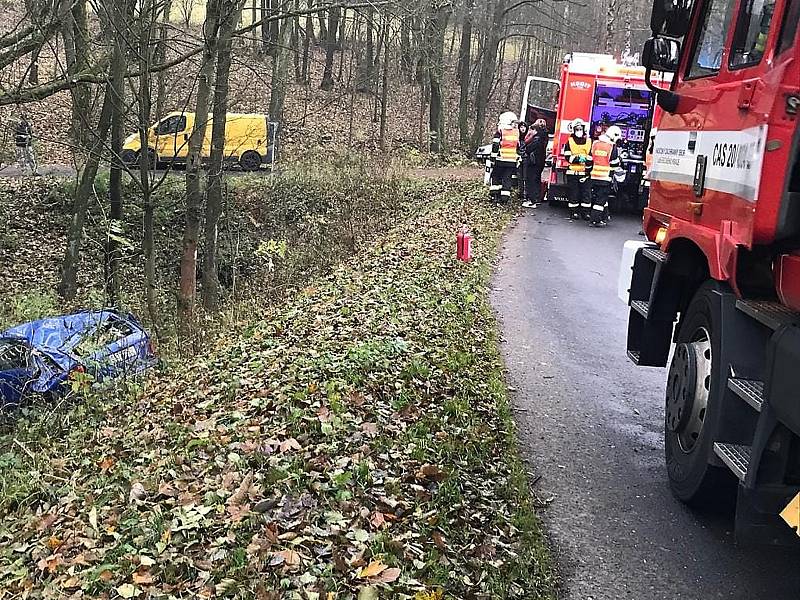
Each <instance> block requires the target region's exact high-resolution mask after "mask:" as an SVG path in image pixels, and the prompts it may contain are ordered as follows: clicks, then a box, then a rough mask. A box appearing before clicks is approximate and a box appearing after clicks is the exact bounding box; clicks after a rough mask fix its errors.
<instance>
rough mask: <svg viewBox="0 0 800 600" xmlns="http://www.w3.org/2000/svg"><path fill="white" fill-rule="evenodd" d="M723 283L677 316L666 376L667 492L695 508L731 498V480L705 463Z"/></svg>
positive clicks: (715, 400) (712, 422)
mask: <svg viewBox="0 0 800 600" xmlns="http://www.w3.org/2000/svg"><path fill="white" fill-rule="evenodd" d="M725 291H726V289H725V287H724V286H723V285H722V284H720V283H718V282H716V281H709V282H706V283H705V284H703V285H702V286H701V287H700V289H699V290H698V291H697V293H696V294H695V296H694V298H693V299H692V301H691V303H690V304H689V308H688V309H687V311H686V313H685V314H684V316H683V317H682V318H681V322H680V325H679V330H678V335H677V337H676V344H675V351H674V353H673V356H672V362H671V364H670V369H669V375H668V379H667V391H666V405H665V411H664V417H665V418H664V451H665V455H666V462H667V474H668V476H669V483H670V488H671V489H672V493H673V494H674V495H675V497H677V498H678V499H679V500H681V501H682V502H684V503H686V504H689V505H691V506H695V507H698V508H709V507H712V506H719V504H720V503H721V502H723V503H724V502H725V501H727V500H729V499H730V498H731V496H730V493H731V491H732V489H733V487H734V485H735V479H734V478H733V476H732V474H731V473H730V471H729V470H728V469H724V468H720V467H716V466H714V465H712V464H710V461H711V458H712V456H713V452H714V450H713V448H714V441H715V437H716V434H717V429H718V422H719V419H720V414H721V409H722V395H723V394H724V390H722V389H719V387H720V383H719V382H720V380H724V378H720V377H718V376H717V375H718V374H719V373H720V369H721V368H722V366H721V365H720V364H719V355H720V352H718V351H717V346H718V344H719V340H720V334H721V331H720V328H721V326H722V319H721V312H722V309H721V302H720V299H719V292H725Z"/></svg>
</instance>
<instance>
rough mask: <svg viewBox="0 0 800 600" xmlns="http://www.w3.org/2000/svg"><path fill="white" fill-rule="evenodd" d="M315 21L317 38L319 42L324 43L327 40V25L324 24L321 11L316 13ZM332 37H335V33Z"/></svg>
mask: <svg viewBox="0 0 800 600" xmlns="http://www.w3.org/2000/svg"><path fill="white" fill-rule="evenodd" d="M317 21H318V22H319V38H317V40H318V42H319V43H320V44H326V43H327V41H328V27H327V25H326V24H325V17H323V16H322V13H319V14H318V15H317ZM333 37H334V38H335V37H336V34H335V33H334V36H333Z"/></svg>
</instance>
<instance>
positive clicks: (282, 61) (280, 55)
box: [269, 19, 290, 161]
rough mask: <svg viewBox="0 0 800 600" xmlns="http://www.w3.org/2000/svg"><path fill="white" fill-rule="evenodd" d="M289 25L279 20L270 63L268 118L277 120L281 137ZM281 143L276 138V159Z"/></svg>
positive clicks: (285, 21)
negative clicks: (273, 59) (271, 62)
mask: <svg viewBox="0 0 800 600" xmlns="http://www.w3.org/2000/svg"><path fill="white" fill-rule="evenodd" d="M289 27H290V23H289V20H288V19H284V20H283V21H281V26H280V28H279V29H278V43H277V44H276V53H275V63H274V64H273V65H272V85H271V90H272V91H271V92H270V96H269V119H270V121H277V123H278V136H277V137H278V138H280V137H281V132H282V130H283V107H284V103H285V100H286V84H287V81H286V79H287V75H288V73H289V56H288V52H287V50H286V46H287V42H288V40H289ZM281 145H282V144H281V143H280V139H277V140H276V141H275V160H276V161H277V160H278V159H279V158H280V156H279V153H280V148H281Z"/></svg>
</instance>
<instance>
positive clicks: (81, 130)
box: [65, 0, 91, 149]
mask: <svg viewBox="0 0 800 600" xmlns="http://www.w3.org/2000/svg"><path fill="white" fill-rule="evenodd" d="M69 21H70V22H71V25H72V27H71V29H72V31H71V35H70V45H71V50H72V58H73V60H72V63H71V64H69V63H68V64H67V73H68V74H70V75H72V74H75V73H80V72H81V71H85V70H87V69H88V68H89V24H88V16H87V11H86V0H77V1H76V2H75V3H74V4H73V5H72V11H71V13H70V19H69ZM65 42H66V37H65ZM68 56H69V54H68ZM90 98H91V92H90V90H89V87H88V86H87V85H86V84H78V85H76V86H75V87H74V88H73V89H72V132H71V133H72V137H73V140H74V141H75V143H76V144H77V145H78V146H79V147H80V148H84V149H88V148H89V146H90V145H91V141H90V140H91V131H90V127H91V124H90V123H89V120H88V115H90V114H91V100H90Z"/></svg>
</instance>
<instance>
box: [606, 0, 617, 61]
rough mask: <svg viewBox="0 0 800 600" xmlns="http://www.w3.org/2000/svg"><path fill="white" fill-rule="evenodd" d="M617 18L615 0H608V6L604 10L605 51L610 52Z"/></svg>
mask: <svg viewBox="0 0 800 600" xmlns="http://www.w3.org/2000/svg"><path fill="white" fill-rule="evenodd" d="M616 20H617V3H616V2H615V0H608V7H607V10H606V37H605V42H606V43H605V52H606V54H610V53H611V49H612V48H613V44H614V25H615V24H616Z"/></svg>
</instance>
